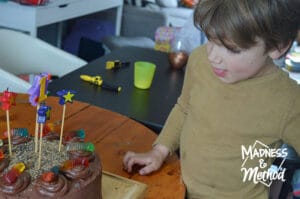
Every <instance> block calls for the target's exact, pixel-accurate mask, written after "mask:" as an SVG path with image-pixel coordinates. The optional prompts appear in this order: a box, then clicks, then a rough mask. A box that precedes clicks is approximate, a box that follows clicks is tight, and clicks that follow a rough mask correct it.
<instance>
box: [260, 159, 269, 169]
mask: <svg viewBox="0 0 300 199" xmlns="http://www.w3.org/2000/svg"><path fill="white" fill-rule="evenodd" d="M267 166H268V165H267V163H265V160H264V159H260V160H259V168H261V169H263V168H266V167H267Z"/></svg>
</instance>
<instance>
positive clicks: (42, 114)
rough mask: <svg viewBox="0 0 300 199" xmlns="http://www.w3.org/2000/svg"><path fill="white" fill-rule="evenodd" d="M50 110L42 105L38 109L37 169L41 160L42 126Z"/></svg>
mask: <svg viewBox="0 0 300 199" xmlns="http://www.w3.org/2000/svg"><path fill="white" fill-rule="evenodd" d="M50 110H51V108H50V107H49V106H46V105H45V104H44V103H42V104H41V105H40V108H39V109H38V111H37V112H38V119H37V122H38V123H39V124H40V143H39V160H38V168H40V167H41V158H42V143H43V129H44V127H43V125H44V124H45V123H46V120H47V117H48V116H49V113H48V112H49V111H50Z"/></svg>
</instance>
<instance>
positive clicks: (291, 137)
mask: <svg viewBox="0 0 300 199" xmlns="http://www.w3.org/2000/svg"><path fill="white" fill-rule="evenodd" d="M293 93H295V95H294V97H293V98H292V99H293V101H292V102H291V107H290V110H289V111H288V116H287V121H286V123H285V126H284V129H283V133H282V139H283V141H284V143H286V144H288V145H290V146H292V147H293V148H294V149H295V150H296V151H297V153H298V154H300V88H299V86H297V88H296V90H294V92H293Z"/></svg>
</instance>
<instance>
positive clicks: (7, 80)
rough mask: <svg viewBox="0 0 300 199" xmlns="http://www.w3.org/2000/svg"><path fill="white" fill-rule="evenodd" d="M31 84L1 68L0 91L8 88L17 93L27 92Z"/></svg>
mask: <svg viewBox="0 0 300 199" xmlns="http://www.w3.org/2000/svg"><path fill="white" fill-rule="evenodd" d="M30 87H31V84H29V83H28V82H26V81H24V80H23V79H20V78H19V77H17V76H15V75H13V74H11V73H9V72H6V71H5V70H2V69H1V68H0V92H3V91H5V90H6V89H8V90H9V91H12V92H15V93H27V91H28V89H29V88H30Z"/></svg>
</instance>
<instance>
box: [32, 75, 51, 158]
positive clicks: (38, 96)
mask: <svg viewBox="0 0 300 199" xmlns="http://www.w3.org/2000/svg"><path fill="white" fill-rule="evenodd" d="M49 80H50V74H49V73H42V74H40V75H36V76H35V77H34V81H33V84H32V86H31V87H30V89H29V90H28V94H29V102H30V103H31V105H32V106H36V109H37V110H38V109H39V106H40V103H41V102H43V101H44V100H46V98H47V88H48V83H49ZM37 118H38V114H36V123H35V134H34V143H35V145H34V151H35V152H36V153H37V152H38V122H37Z"/></svg>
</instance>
